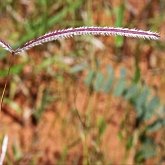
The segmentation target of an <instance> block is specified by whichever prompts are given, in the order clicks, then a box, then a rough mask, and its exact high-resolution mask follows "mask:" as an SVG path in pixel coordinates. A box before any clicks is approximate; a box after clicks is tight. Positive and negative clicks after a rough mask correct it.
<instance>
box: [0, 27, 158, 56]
mask: <svg viewBox="0 0 165 165" xmlns="http://www.w3.org/2000/svg"><path fill="white" fill-rule="evenodd" d="M79 35H103V36H106V35H107V36H116V35H119V36H125V37H134V38H143V39H152V40H158V39H159V38H160V35H159V34H158V33H155V32H151V31H144V30H137V29H128V28H119V27H118V28H115V27H77V28H69V29H63V30H56V31H53V32H49V33H46V34H44V35H42V36H40V37H38V38H36V39H32V40H30V41H28V42H26V43H25V44H23V45H22V46H21V47H20V48H18V49H16V50H13V49H12V48H11V47H10V46H9V45H8V44H6V43H5V42H4V41H2V40H0V46H2V47H3V48H4V49H6V50H8V51H10V52H11V53H13V54H20V53H21V52H23V51H26V50H28V49H30V48H32V47H34V46H37V45H41V44H43V43H46V42H49V41H53V40H58V39H62V38H69V37H73V36H79Z"/></svg>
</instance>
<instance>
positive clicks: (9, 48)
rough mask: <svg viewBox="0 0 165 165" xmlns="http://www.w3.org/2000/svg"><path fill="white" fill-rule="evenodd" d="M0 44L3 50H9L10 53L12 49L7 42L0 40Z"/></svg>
mask: <svg viewBox="0 0 165 165" xmlns="http://www.w3.org/2000/svg"><path fill="white" fill-rule="evenodd" d="M0 46H2V48H4V49H5V50H7V51H9V52H10V53H12V52H13V51H14V50H13V49H12V48H11V46H10V45H9V44H7V43H6V42H5V41H2V40H0Z"/></svg>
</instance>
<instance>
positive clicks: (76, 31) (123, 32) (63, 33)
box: [0, 27, 160, 111]
mask: <svg viewBox="0 0 165 165" xmlns="http://www.w3.org/2000/svg"><path fill="white" fill-rule="evenodd" d="M79 35H103V36H105V35H107V36H116V35H119V36H125V37H134V38H143V39H152V40H158V39H159V38H160V36H159V34H158V33H154V32H151V31H144V30H137V29H128V28H119V27H118V28H115V27H77V28H69V29H63V30H56V31H53V32H49V33H46V34H44V35H42V36H40V37H38V38H36V39H32V40H30V41H28V42H26V43H25V44H23V45H22V46H21V47H20V48H18V49H16V50H14V49H12V48H11V46H10V45H9V44H7V43H6V42H5V41H3V40H0V46H1V47H3V48H4V49H5V50H7V51H9V52H10V53H11V54H12V55H16V54H20V53H21V52H23V51H26V50H28V49H30V48H32V47H34V46H37V45H40V44H43V43H46V42H49V41H53V40H58V39H62V38H69V37H73V36H79ZM11 57H12V58H11V61H10V63H9V70H8V74H7V75H8V76H9V73H10V68H11V66H12V63H13V60H14V56H11ZM8 81H9V80H8V78H7V79H6V82H5V86H4V89H3V91H2V97H1V99H0V111H1V109H2V104H3V98H4V95H5V91H6V86H7V83H8Z"/></svg>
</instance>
